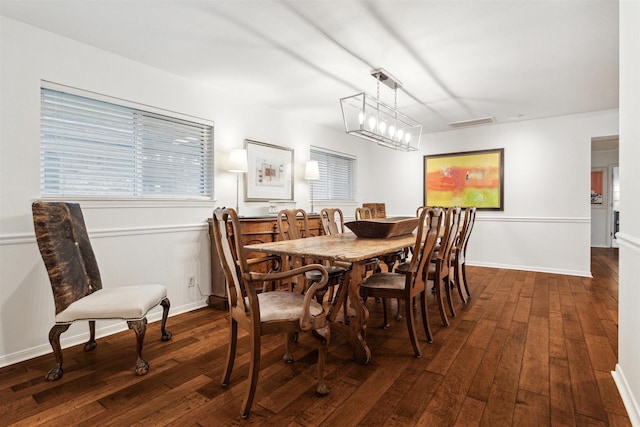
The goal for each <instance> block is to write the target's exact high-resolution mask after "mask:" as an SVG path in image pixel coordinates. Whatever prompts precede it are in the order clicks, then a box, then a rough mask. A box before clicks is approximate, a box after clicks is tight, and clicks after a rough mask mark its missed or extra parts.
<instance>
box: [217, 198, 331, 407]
mask: <svg viewBox="0 0 640 427" xmlns="http://www.w3.org/2000/svg"><path fill="white" fill-rule="evenodd" d="M213 232H214V239H215V245H216V248H217V250H218V253H219V254H220V261H221V263H222V267H223V270H224V275H225V278H226V283H227V296H228V302H229V320H230V336H229V352H228V357H227V364H226V367H225V369H224V373H223V376H222V386H223V387H226V386H227V385H228V384H229V380H230V379H231V372H232V370H233V365H234V361H235V354H236V348H237V344H238V326H240V327H242V328H244V329H245V330H247V331H248V332H249V341H250V345H251V356H250V359H249V385H248V388H247V392H246V394H245V398H244V401H243V402H242V407H241V415H242V417H243V418H246V417H248V416H249V412H250V410H251V405H252V402H253V398H254V395H255V392H256V387H257V383H258V376H259V372H260V343H261V337H262V336H263V335H270V334H278V333H281V334H283V335H284V337H285V339H284V342H285V355H284V360H285V361H286V362H292V361H293V355H292V354H291V351H290V347H289V346H290V336H291V335H292V334H297V333H298V332H307V331H310V332H312V334H313V336H314V337H315V338H316V339H317V344H318V383H317V386H316V393H317V394H319V395H322V396H324V395H326V394H328V393H329V387H327V385H326V383H325V379H324V368H325V363H326V358H327V351H328V348H329V339H330V330H329V326H328V324H327V320H326V312H325V310H324V307H323V306H322V304H320V303H318V302H316V301H314V300H313V297H314V295H315V294H316V293H317V292H320V291H321V290H322V289H323V288H325V287H326V285H327V280H328V278H329V276H328V274H327V270H326V269H325V267H324V266H322V265H320V264H309V265H304V266H300V267H297V268H293V269H290V270H287V271H280V272H269V273H259V272H255V271H251V270H250V268H249V260H248V259H247V255H246V251H245V248H244V243H243V242H242V237H241V236H242V232H241V229H240V222H239V221H238V215H237V213H236V211H235V210H233V209H225V208H222V209H216V210H215V211H214V212H213ZM275 258H276V257H274V256H266V257H262V258H257V259H254V262H255V261H256V260H258V262H271V261H273V260H274V259H275ZM309 272H316V273H317V276H316V277H318V279H319V280H318V281H314V282H310V283H309V286H308V287H306V286H305V287H298V288H297V289H295V291H284V290H276V291H270V292H258V289H262V288H263V287H262V285H263V283H267V282H272V281H282V280H289V279H290V278H292V277H295V276H301V275H302V276H304V275H305V274H306V273H309Z"/></svg>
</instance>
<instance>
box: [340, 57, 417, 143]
mask: <svg viewBox="0 0 640 427" xmlns="http://www.w3.org/2000/svg"><path fill="white" fill-rule="evenodd" d="M371 76H372V77H374V78H375V79H376V84H377V93H376V97H375V98H374V97H373V96H371V95H369V94H367V93H364V92H362V93H358V94H355V95H351V96H348V97H345V98H341V99H340V106H341V108H342V117H343V119H344V127H345V130H346V132H347V133H348V134H351V135H354V136H357V137H360V138H364V139H367V140H369V141H373V142H376V143H377V144H379V145H382V146H384V147H388V148H393V149H396V150H400V151H416V150H418V148H419V147H420V138H421V136H422V125H421V124H420V123H418V122H417V121H415V120H413V119H412V118H410V117H408V116H407V115H405V114H402V113H401V112H399V111H398V88H401V87H402V83H400V81H399V80H398V79H396V78H394V77H393V76H392V75H391V74H389V73H388V72H386V71H385V70H383V69H382V68H377V69H375V70H373V71H371ZM380 83H383V84H385V85H386V86H388V87H390V88H391V89H393V91H394V106H393V107H391V106H390V105H388V104H385V103H384V102H382V101H380Z"/></svg>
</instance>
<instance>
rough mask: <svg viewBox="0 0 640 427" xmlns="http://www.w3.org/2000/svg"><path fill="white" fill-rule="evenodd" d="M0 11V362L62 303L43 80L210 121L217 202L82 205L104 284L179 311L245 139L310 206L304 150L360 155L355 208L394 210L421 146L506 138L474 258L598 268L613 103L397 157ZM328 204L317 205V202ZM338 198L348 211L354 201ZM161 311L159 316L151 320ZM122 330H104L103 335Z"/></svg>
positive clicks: (438, 140) (405, 211) (32, 346)
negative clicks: (277, 162)
mask: <svg viewBox="0 0 640 427" xmlns="http://www.w3.org/2000/svg"><path fill="white" fill-rule="evenodd" d="M0 19H1V20H2V21H1V22H0V31H1V33H0V39H1V40H2V44H1V46H0V49H1V50H0V67H1V69H0V70H1V79H0V93H1V94H2V96H1V100H0V324H1V325H0V366H3V365H6V364H9V363H13V362H15V361H18V360H23V359H27V358H29V357H33V356H34V355H36V354H42V353H48V352H50V351H51V350H50V348H49V345H48V342H47V334H48V330H49V328H50V327H51V325H52V323H53V317H54V316H53V301H52V299H51V292H50V290H49V283H48V278H47V276H46V272H45V269H44V266H43V264H42V261H41V259H40V255H39V253H38V249H37V246H36V244H35V239H34V237H33V226H32V223H31V212H30V205H31V202H32V201H33V200H34V199H36V198H38V197H39V114H40V108H39V104H40V98H39V87H40V80H41V79H45V80H50V81H53V82H56V83H61V84H67V85H70V86H75V87H78V88H82V89H85V90H91V91H95V92H99V93H103V94H107V95H110V96H115V97H120V98H123V99H127V100H130V101H135V102H140V103H143V104H148V105H152V106H154V107H157V108H163V109H167V110H172V111H178V112H180V113H183V114H190V115H194V116H198V117H202V118H206V119H209V120H212V121H214V122H215V147H216V150H215V167H216V174H215V175H216V182H215V194H216V199H217V200H216V201H214V202H191V203H167V202H157V203H148V202H139V203H131V202H86V203H83V208H84V210H85V218H86V220H87V226H88V229H89V232H90V235H91V238H92V242H93V246H94V250H95V252H96V255H97V257H98V262H99V264H100V268H101V273H102V276H103V281H104V283H105V286H113V285H117V284H127V283H134V282H138V281H139V282H148V283H151V282H157V283H163V284H166V285H167V286H168V288H169V297H170V299H171V301H172V313H174V314H175V313H178V312H181V311H185V310H191V309H193V308H195V307H199V306H202V305H203V304H204V299H205V297H204V296H202V295H200V294H199V293H198V292H197V291H196V290H194V289H187V288H186V283H185V281H186V280H185V279H186V276H187V275H189V274H196V275H197V276H198V281H199V282H200V286H201V289H202V293H203V294H207V293H208V290H209V286H208V282H209V267H210V265H209V240H208V236H207V231H206V218H208V217H210V215H211V210H212V209H213V207H214V206H223V205H224V206H235V198H236V185H235V175H234V174H232V173H229V172H226V156H227V153H228V151H229V149H230V148H232V147H241V146H242V144H243V140H244V139H245V138H249V139H254V140H258V141H264V142H269V143H272V144H277V145H282V146H287V147H292V148H294V150H295V163H296V165H295V166H296V171H295V184H294V188H295V199H296V200H297V202H298V204H297V206H298V207H302V208H305V209H309V207H310V204H309V201H308V193H307V191H308V186H307V183H306V182H305V181H304V179H303V178H302V174H303V167H302V166H303V164H304V161H305V160H306V159H307V158H308V148H309V146H310V145H316V146H322V147H326V148H330V149H333V150H337V151H341V152H345V153H347V154H351V155H354V156H356V157H357V159H358V203H361V202H385V203H386V204H387V212H388V213H389V214H390V215H396V214H398V215H413V214H414V213H415V209H416V207H417V206H418V205H421V204H422V192H423V186H422V174H423V166H422V165H423V158H422V156H423V155H425V154H435V153H445V152H456V151H466V150H479V149H486V148H496V147H504V148H505V167H506V171H505V172H506V179H505V211H504V212H490V213H481V214H480V215H478V223H477V226H476V228H475V231H474V237H473V239H472V240H471V244H470V248H469V250H470V257H469V258H470V262H471V261H473V263H475V264H481V265H487V266H498V267H505V268H517V269H527V270H538V271H551V272H560V273H566V274H578V275H589V203H588V198H587V196H586V194H587V192H588V190H589V171H590V164H589V161H590V160H589V159H590V155H589V150H590V148H589V147H590V141H591V138H592V137H594V136H603V135H612V134H617V133H618V114H617V111H604V112H598V113H590V114H581V115H575V116H566V117H557V118H550V119H545V120H535V121H523V122H518V123H512V124H503V125H494V126H486V127H478V128H471V129H466V130H459V131H452V132H445V133H439V134H433V135H426V136H425V137H424V139H423V143H422V149H421V151H420V152H418V153H400V152H395V151H392V150H389V149H386V148H382V147H378V146H376V145H374V144H371V143H369V142H367V141H363V140H360V139H357V138H353V137H350V136H347V135H345V134H344V133H343V132H338V131H334V130H330V129H324V128H319V127H316V126H312V125H306V124H300V123H298V122H296V121H293V120H290V119H289V118H287V117H285V116H283V115H281V114H278V113H277V112H275V111H272V110H269V109H266V108H262V107H260V106H257V105H254V104H253V103H251V101H250V100H245V101H242V100H235V99H231V98H229V97H226V96H224V95H221V94H219V93H217V92H216V91H215V90H214V89H212V88H208V87H203V86H201V85H198V84H195V83H193V82H190V81H187V80H184V79H182V78H179V77H177V76H174V75H171V74H167V73H165V72H162V71H159V70H157V69H153V68H150V67H148V66H145V65H142V64H140V63H136V62H134V61H131V60H129V59H126V58H122V57H118V56H115V55H113V54H111V53H108V52H105V51H101V50H97V49H95V48H92V47H90V46H87V45H83V44H79V43H76V42H74V41H71V40H68V39H65V38H61V37H59V36H56V35H53V34H50V33H47V32H44V31H41V30H38V29H35V28H33V27H29V26H26V25H23V24H20V23H18V22H16V21H13V20H9V19H6V18H0ZM242 95H243V94H242V93H239V94H238V97H241V96H242ZM246 95H247V97H249V96H250V94H246ZM336 105H337V104H336ZM337 113H338V111H337ZM241 197H242V196H241ZM322 207H323V206H322V205H319V204H317V203H316V204H315V208H316V210H318V209H320V208H322ZM341 207H342V208H343V210H344V212H345V214H346V215H347V216H352V215H353V208H354V207H355V204H345V205H342V206H341ZM266 208H267V206H266V203H243V202H241V206H240V209H241V211H242V212H243V214H245V215H252V214H264V213H265V212H266ZM550 242H551V243H550ZM556 242H560V244H557V243H556ZM158 317H159V312H158V311H156V312H154V314H153V316H152V319H157V318H158ZM98 327H100V325H98ZM84 328H85V327H84V325H82V326H81V327H80V326H79V325H78V327H76V325H74V327H73V328H72V330H71V331H69V332H67V333H65V334H64V335H63V337H66V338H64V339H63V345H68V344H70V343H75V342H80V341H81V339H82V338H83V337H82V336H80V335H79V334H81V333H82V334H84ZM114 330H115V327H111V325H107V326H103V327H102V329H101V332H102V333H103V334H105V333H110V332H112V331H114Z"/></svg>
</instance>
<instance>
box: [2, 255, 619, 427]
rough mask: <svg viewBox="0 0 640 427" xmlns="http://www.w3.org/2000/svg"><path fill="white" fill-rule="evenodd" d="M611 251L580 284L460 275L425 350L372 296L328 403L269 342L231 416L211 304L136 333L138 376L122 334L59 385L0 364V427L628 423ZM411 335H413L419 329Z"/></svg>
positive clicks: (338, 350)
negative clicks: (251, 386)
mask: <svg viewBox="0 0 640 427" xmlns="http://www.w3.org/2000/svg"><path fill="white" fill-rule="evenodd" d="M617 261H618V254H617V250H609V249H594V250H593V251H592V265H593V274H594V278H593V279H588V278H581V277H572V276H563V275H554V274H546V273H534V272H526V271H513V270H502V269H490V268H480V267H470V268H469V269H468V273H469V278H470V282H471V290H472V293H473V296H472V298H471V300H470V303H469V304H468V305H466V306H463V305H462V304H461V303H460V302H459V300H457V299H456V309H457V312H458V315H457V316H456V317H455V318H453V319H451V326H450V327H449V328H443V327H442V326H441V325H440V320H439V316H438V313H437V310H436V307H435V304H431V307H430V312H429V314H430V320H431V326H432V328H433V331H434V334H435V336H434V343H433V344H428V343H426V342H424V341H423V344H422V351H423V357H422V358H421V359H416V358H414V357H413V351H412V349H411V344H410V342H409V339H408V336H407V330H406V325H405V323H404V320H401V321H393V322H392V324H391V327H390V328H389V329H387V330H383V329H380V328H378V327H377V325H379V324H380V323H381V322H382V312H381V307H380V304H379V303H376V302H375V301H373V300H371V301H370V302H369V303H368V306H369V307H370V309H371V317H370V319H369V329H368V331H367V340H368V342H369V345H370V347H371V349H372V353H373V357H372V361H371V363H370V364H369V365H367V366H361V365H358V364H355V363H354V362H352V360H351V351H350V347H349V345H348V343H347V341H346V339H345V338H344V337H343V336H341V335H339V334H338V333H334V334H333V336H332V344H331V347H330V353H329V358H328V366H327V372H328V375H327V381H328V384H329V386H330V387H331V394H329V396H327V397H324V398H320V397H317V396H315V395H314V389H315V383H314V381H315V380H314V378H315V374H316V353H315V351H314V350H312V348H311V338H309V339H307V338H302V339H301V340H300V342H299V343H297V344H295V345H294V346H293V348H294V349H295V353H294V356H295V358H296V362H295V363H293V364H285V363H283V362H282V360H281V358H282V351H283V347H282V342H281V340H282V338H281V337H280V336H277V337H273V338H268V339H265V340H264V342H263V346H262V350H263V353H262V369H261V373H260V381H259V385H258V391H257V394H256V399H255V401H254V405H253V410H252V413H251V416H250V417H249V419H247V420H243V419H241V418H240V416H239V411H240V404H241V401H242V398H243V395H244V392H245V388H246V380H247V371H248V351H249V346H248V339H247V337H246V334H245V335H242V337H243V338H242V339H241V340H240V345H239V355H238V359H237V361H236V364H235V369H234V372H233V375H232V378H231V384H230V385H229V387H228V388H222V387H221V386H220V380H221V376H222V369H223V365H224V360H225V357H226V352H227V328H228V324H227V316H226V313H225V312H222V311H218V310H216V309H212V308H206V309H200V310H197V311H193V312H190V313H186V314H182V315H179V316H175V317H171V318H170V319H169V330H171V331H172V332H173V340H172V341H170V342H167V343H163V342H160V339H159V338H160V330H159V329H160V328H159V323H158V322H156V323H153V324H150V325H149V328H148V330H147V336H146V343H145V349H144V355H145V357H146V359H147V360H148V361H149V362H150V364H151V369H150V371H149V374H148V375H146V376H144V377H137V376H135V375H134V373H133V366H134V364H135V349H134V347H135V338H134V334H133V332H131V331H126V332H122V333H119V334H116V335H112V336H109V337H106V338H102V339H100V340H99V341H98V348H97V349H96V350H95V351H93V352H90V353H85V352H84V351H83V350H82V347H81V346H76V347H73V348H69V349H66V350H65V352H64V355H65V364H64V368H65V374H64V377H63V378H62V379H61V380H59V381H57V382H54V383H49V382H46V381H45V380H44V374H45V372H46V371H47V370H48V369H49V368H50V367H51V366H52V365H53V363H54V359H53V355H52V354H50V355H47V356H43V357H38V358H35V359H32V360H28V361H25V362H22V363H18V364H15V365H12V366H8V367H5V368H2V369H0V402H1V405H0V425H3V426H5V425H14V424H15V425H25V426H33V425H39V424H43V425H64V426H68V425H86V426H95V425H115V426H123V425H153V426H156V425H176V426H191V425H202V426H207V425H212V426H219V425H277V426H287V425H288V426H311V425H327V426H328V425H331V426H353V425H362V426H373V425H388V426H394V425H395V426H413V425H425V426H454V425H456V426H472V425H483V426H511V425H517V426H544V425H554V426H555V425H569V426H571V425H576V426H584V425H592V426H598V425H599V426H607V425H610V426H619V425H620V426H628V425H630V421H629V418H628V417H627V415H626V412H625V409H624V406H623V404H622V401H621V399H620V396H619V394H618V391H617V389H616V386H615V384H614V381H613V379H612V377H611V371H612V370H613V369H615V364H616V360H617V317H618V308H617V307H618V284H617V281H618V267H617V264H618V262H617ZM419 331H420V337H421V338H422V339H424V332H423V331H422V330H421V328H420V329H419Z"/></svg>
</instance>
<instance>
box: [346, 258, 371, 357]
mask: <svg viewBox="0 0 640 427" xmlns="http://www.w3.org/2000/svg"><path fill="white" fill-rule="evenodd" d="M351 268H352V271H351V280H350V282H351V283H349V302H350V304H351V307H352V308H353V309H354V310H355V312H356V316H355V318H354V319H352V320H351V323H350V324H349V342H350V343H351V346H352V347H353V358H354V360H355V361H356V362H358V363H360V364H362V365H366V364H367V363H369V361H370V360H371V350H369V347H367V342H366V341H365V336H366V329H367V320H368V319H369V310H367V307H366V306H365V305H364V302H363V301H362V297H361V296H360V284H361V283H362V277H363V275H364V264H361V263H353V265H352V267H351Z"/></svg>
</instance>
